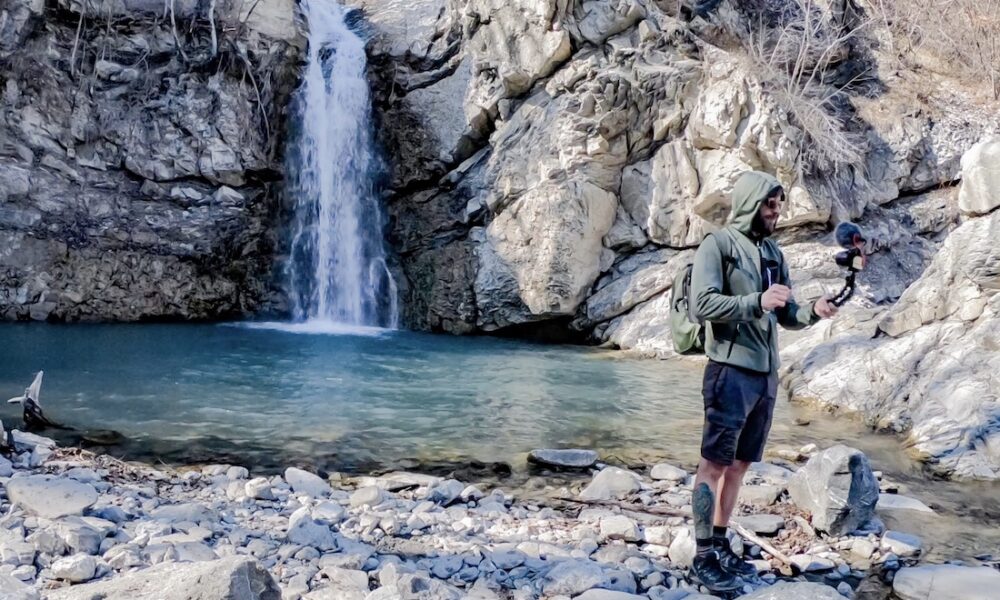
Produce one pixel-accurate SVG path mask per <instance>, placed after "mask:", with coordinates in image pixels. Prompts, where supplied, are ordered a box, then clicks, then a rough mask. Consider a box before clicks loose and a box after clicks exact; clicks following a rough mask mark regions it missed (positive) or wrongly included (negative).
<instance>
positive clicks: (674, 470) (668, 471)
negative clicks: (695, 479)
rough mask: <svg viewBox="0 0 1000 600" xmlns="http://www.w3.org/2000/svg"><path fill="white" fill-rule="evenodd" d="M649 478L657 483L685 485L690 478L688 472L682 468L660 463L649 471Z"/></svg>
mask: <svg viewBox="0 0 1000 600" xmlns="http://www.w3.org/2000/svg"><path fill="white" fill-rule="evenodd" d="M649 477H650V478H651V479H655V480H657V481H672V482H674V483H683V482H684V481H686V480H687V478H688V472H687V471H685V470H684V469H681V468H680V467H675V466H673V465H670V464H667V463H660V464H658V465H654V466H653V468H652V469H650V470H649Z"/></svg>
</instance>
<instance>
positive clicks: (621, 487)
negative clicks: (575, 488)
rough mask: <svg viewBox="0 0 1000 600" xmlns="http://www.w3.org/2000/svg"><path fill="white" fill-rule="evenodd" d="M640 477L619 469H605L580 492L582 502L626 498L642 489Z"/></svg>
mask: <svg viewBox="0 0 1000 600" xmlns="http://www.w3.org/2000/svg"><path fill="white" fill-rule="evenodd" d="M641 487H642V486H641V484H640V479H639V476H638V475H636V474H635V473H633V472H631V471H626V470H625V469H619V468H618V467H605V468H604V469H602V470H601V471H600V472H599V473H597V474H596V475H594V479H593V480H592V481H591V482H590V484H588V485H587V487H585V488H584V489H583V491H582V492H580V498H581V499H582V500H612V499H615V498H624V497H625V496H628V495H629V494H631V493H633V492H637V491H639V490H640V489H641Z"/></svg>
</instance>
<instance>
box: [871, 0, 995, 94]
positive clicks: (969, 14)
mask: <svg viewBox="0 0 1000 600" xmlns="http://www.w3.org/2000/svg"><path fill="white" fill-rule="evenodd" d="M872 4H873V8H874V11H875V12H876V15H875V16H876V17H877V18H878V19H879V21H881V22H882V24H883V25H884V26H885V27H886V28H887V29H888V30H889V32H890V34H891V38H890V43H891V44H892V45H893V49H894V50H895V51H896V54H897V57H898V58H899V59H900V60H901V61H903V62H907V63H913V62H915V61H916V60H919V59H918V56H919V55H920V54H922V53H928V54H930V55H931V56H932V57H933V58H935V59H936V60H937V61H939V62H940V63H941V64H942V65H947V69H948V71H949V72H950V73H952V74H955V75H959V76H962V77H965V78H968V79H971V80H973V81H983V82H986V83H987V84H988V85H989V86H990V91H991V92H992V94H993V99H994V100H1000V0H875V1H874V2H873V3H872Z"/></svg>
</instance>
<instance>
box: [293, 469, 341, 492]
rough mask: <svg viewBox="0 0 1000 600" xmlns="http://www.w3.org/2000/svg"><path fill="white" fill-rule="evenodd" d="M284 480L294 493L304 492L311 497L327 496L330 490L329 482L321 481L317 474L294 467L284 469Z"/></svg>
mask: <svg viewBox="0 0 1000 600" xmlns="http://www.w3.org/2000/svg"><path fill="white" fill-rule="evenodd" d="M285 481H287V482H288V485H290V486H291V487H292V491H293V492H295V493H296V494H305V495H307V496H310V497H313V498H323V497H326V496H329V495H330V492H331V491H332V490H331V488H330V484H328V483H327V482H325V481H323V479H322V478H321V477H319V476H318V475H315V474H313V473H310V472H308V471H303V470H302V469H296V468H295V467H289V468H288V469H285Z"/></svg>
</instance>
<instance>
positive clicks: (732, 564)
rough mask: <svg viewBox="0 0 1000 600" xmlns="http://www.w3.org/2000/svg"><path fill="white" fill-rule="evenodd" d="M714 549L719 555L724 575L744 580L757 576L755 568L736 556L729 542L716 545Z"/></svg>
mask: <svg viewBox="0 0 1000 600" xmlns="http://www.w3.org/2000/svg"><path fill="white" fill-rule="evenodd" d="M715 549H716V551H717V552H718V553H719V564H720V565H722V568H723V570H725V571H726V573H730V574H732V575H736V576H737V577H744V578H753V577H756V576H757V567H755V566H753V565H751V564H750V563H748V562H747V561H745V560H743V559H742V558H740V557H739V556H737V554H736V553H735V552H733V549H732V547H730V545H729V540H726V542H725V543H716V545H715Z"/></svg>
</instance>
